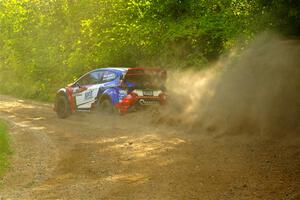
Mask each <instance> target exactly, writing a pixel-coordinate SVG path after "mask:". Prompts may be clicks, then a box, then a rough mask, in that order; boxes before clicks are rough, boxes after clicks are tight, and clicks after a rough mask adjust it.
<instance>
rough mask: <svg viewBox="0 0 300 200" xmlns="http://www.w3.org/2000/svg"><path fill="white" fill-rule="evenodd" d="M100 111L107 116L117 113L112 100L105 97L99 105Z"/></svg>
mask: <svg viewBox="0 0 300 200" xmlns="http://www.w3.org/2000/svg"><path fill="white" fill-rule="evenodd" d="M98 110H99V112H101V113H105V114H114V113H115V112H116V108H115V106H114V105H113V104H112V102H111V100H110V98H108V97H105V98H104V99H102V100H100V102H99V104H98Z"/></svg>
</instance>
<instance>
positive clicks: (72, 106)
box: [66, 87, 76, 113]
mask: <svg viewBox="0 0 300 200" xmlns="http://www.w3.org/2000/svg"><path fill="white" fill-rule="evenodd" d="M66 93H67V97H68V101H69V104H70V110H71V112H72V113H73V112H75V110H76V109H75V101H74V98H73V89H72V87H67V88H66Z"/></svg>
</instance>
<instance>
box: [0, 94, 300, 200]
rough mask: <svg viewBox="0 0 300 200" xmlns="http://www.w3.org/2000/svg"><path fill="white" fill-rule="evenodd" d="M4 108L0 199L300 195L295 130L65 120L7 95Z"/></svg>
mask: <svg viewBox="0 0 300 200" xmlns="http://www.w3.org/2000/svg"><path fill="white" fill-rule="evenodd" d="M0 113H1V115H0V117H1V118H4V119H6V120H8V121H9V122H10V124H11V126H12V128H11V137H12V143H13V147H14V149H15V153H14V155H13V156H12V158H11V159H12V167H11V169H10V170H9V171H8V173H7V175H6V176H5V177H4V178H3V180H1V182H2V186H1V187H2V188H1V189H0V199H1V200H2V199H204V200H205V199H239V200H240V199H249V200H250V199H251V200H252V199H299V198H300V196H299V191H300V188H299V185H300V183H299V180H300V169H299V166H300V150H299V144H300V140H299V138H280V139H274V138H268V137H260V136H255V135H251V136H249V135H246V134H240V135H235V136H232V135H230V136H228V135H216V134H215V133H213V132H209V133H208V132H205V133H204V132H200V131H199V132H197V131H196V130H194V132H187V131H185V130H184V128H183V127H180V126H178V124H177V126H173V127H170V126H167V125H164V124H155V123H153V122H152V121H153V119H155V120H154V121H159V120H157V119H156V118H157V115H153V114H152V113H150V112H139V113H133V114H128V115H125V116H123V117H120V116H99V114H96V113H77V114H76V115H73V116H71V117H70V118H68V119H66V120H60V119H58V118H57V117H56V116H55V113H53V111H52V110H51V105H48V104H42V103H38V102H31V101H24V100H18V99H15V98H10V97H7V96H0ZM178 123H180V121H178Z"/></svg>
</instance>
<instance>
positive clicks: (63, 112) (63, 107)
mask: <svg viewBox="0 0 300 200" xmlns="http://www.w3.org/2000/svg"><path fill="white" fill-rule="evenodd" d="M70 113H71V112H70V107H69V103H68V100H67V98H66V97H65V96H58V97H57V98H56V114H57V116H58V117H59V118H61V119H64V118H67V117H68V116H69V115H70Z"/></svg>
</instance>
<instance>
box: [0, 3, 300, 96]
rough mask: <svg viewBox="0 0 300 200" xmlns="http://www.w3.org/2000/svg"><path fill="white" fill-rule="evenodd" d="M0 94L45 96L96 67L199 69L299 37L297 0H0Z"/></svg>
mask: <svg viewBox="0 0 300 200" xmlns="http://www.w3.org/2000/svg"><path fill="white" fill-rule="evenodd" d="M0 30H1V31H0V93H4V94H10V95H15V96H19V97H25V98H32V99H39V100H44V101H49V100H51V99H53V97H54V95H55V91H56V90H57V89H58V88H60V87H62V86H65V85H66V84H67V83H70V82H72V81H73V80H74V79H76V78H77V77H78V76H80V75H81V74H83V73H84V72H86V71H88V70H91V69H94V68H98V67H108V66H114V67H127V66H149V67H162V68H167V69H183V68H196V69H199V70H201V69H203V68H205V67H206V66H208V64H209V63H212V62H214V61H216V60H218V58H219V57H220V55H223V54H226V53H227V52H228V51H230V49H232V48H233V47H239V48H241V49H242V48H244V47H245V46H246V45H247V44H248V43H249V42H250V41H251V40H252V39H253V38H254V37H255V35H257V34H259V33H261V32H265V31H270V32H274V33H276V34H279V35H281V36H282V37H286V38H297V37H298V36H299V35H300V1H298V0H209V1H205V0H47V1H45V0H1V1H0Z"/></svg>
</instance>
